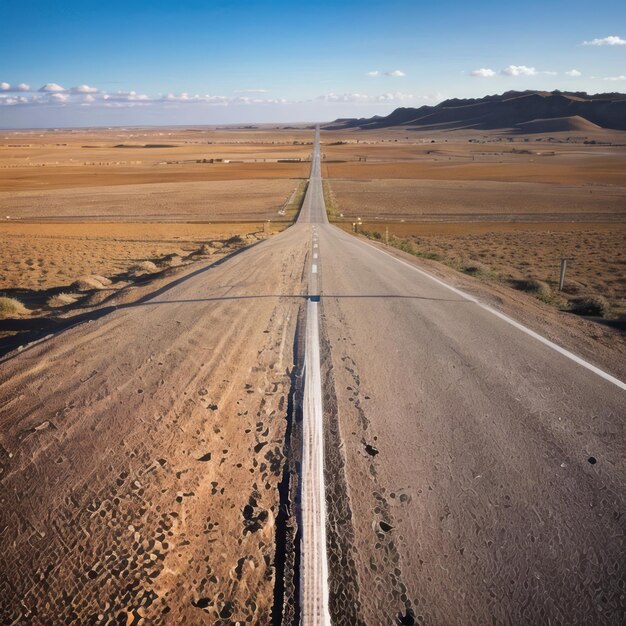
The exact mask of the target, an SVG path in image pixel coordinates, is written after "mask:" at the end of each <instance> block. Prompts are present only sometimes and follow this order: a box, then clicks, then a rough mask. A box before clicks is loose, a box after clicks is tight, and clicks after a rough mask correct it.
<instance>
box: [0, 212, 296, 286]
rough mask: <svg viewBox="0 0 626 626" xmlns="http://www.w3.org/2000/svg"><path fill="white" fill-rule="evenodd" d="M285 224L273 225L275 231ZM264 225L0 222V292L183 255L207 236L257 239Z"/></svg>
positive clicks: (113, 271)
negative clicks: (238, 236) (0, 252)
mask: <svg viewBox="0 0 626 626" xmlns="http://www.w3.org/2000/svg"><path fill="white" fill-rule="evenodd" d="M284 226H285V225H284V224H278V225H274V226H272V231H273V232H276V231H277V230H280V229H282V228H284ZM254 233H257V235H258V236H259V237H261V236H263V224H262V223H261V222H256V223H253V222H251V223H237V224H161V223H132V224H115V223H106V224H102V223H95V224H94V223H90V224H76V223H74V224H8V223H0V249H2V255H1V257H0V286H1V287H0V292H1V291H2V290H4V291H6V290H15V289H25V290H36V289H45V290H48V289H52V288H55V287H64V286H69V285H71V284H72V283H73V282H74V281H75V280H77V279H78V278H80V277H81V276H85V275H93V274H96V275H99V276H105V277H108V278H111V277H113V276H116V275H119V274H124V273H126V272H128V271H129V269H130V268H131V267H133V266H135V265H137V264H139V263H142V262H144V261H151V262H159V261H160V260H161V259H163V258H164V257H168V256H170V255H175V256H179V257H185V256H188V255H189V254H191V253H193V252H195V251H197V250H198V249H199V248H200V247H201V246H202V245H203V244H204V243H205V242H207V241H215V240H218V241H222V240H226V239H229V238H230V237H233V236H235V235H240V236H243V238H244V239H245V240H249V241H256V236H255V235H254Z"/></svg>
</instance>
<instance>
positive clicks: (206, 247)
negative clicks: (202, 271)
mask: <svg viewBox="0 0 626 626" xmlns="http://www.w3.org/2000/svg"><path fill="white" fill-rule="evenodd" d="M214 252H215V248H214V247H213V246H211V244H209V243H205V244H202V247H201V248H200V250H198V254H201V255H203V256H210V255H211V254H213V253H214Z"/></svg>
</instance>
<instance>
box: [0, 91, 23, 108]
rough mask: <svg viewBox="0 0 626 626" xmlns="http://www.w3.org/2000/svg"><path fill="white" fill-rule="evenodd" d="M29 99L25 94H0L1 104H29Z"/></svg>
mask: <svg viewBox="0 0 626 626" xmlns="http://www.w3.org/2000/svg"><path fill="white" fill-rule="evenodd" d="M28 102H29V100H28V98H26V97H25V96H5V95H4V94H0V106H12V105H16V104H28Z"/></svg>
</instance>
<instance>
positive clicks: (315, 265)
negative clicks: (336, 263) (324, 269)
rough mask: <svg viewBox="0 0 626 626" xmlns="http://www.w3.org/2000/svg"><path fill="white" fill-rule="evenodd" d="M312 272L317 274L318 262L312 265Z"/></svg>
mask: <svg viewBox="0 0 626 626" xmlns="http://www.w3.org/2000/svg"><path fill="white" fill-rule="evenodd" d="M311 274H317V263H313V265H311Z"/></svg>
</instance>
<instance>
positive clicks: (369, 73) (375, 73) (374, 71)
mask: <svg viewBox="0 0 626 626" xmlns="http://www.w3.org/2000/svg"><path fill="white" fill-rule="evenodd" d="M367 75H368V76H380V72H379V71H378V70H372V71H371V72H368V73H367Z"/></svg>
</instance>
